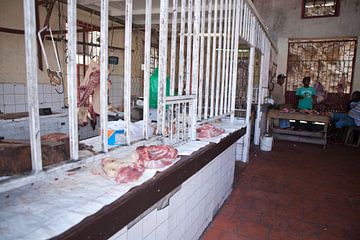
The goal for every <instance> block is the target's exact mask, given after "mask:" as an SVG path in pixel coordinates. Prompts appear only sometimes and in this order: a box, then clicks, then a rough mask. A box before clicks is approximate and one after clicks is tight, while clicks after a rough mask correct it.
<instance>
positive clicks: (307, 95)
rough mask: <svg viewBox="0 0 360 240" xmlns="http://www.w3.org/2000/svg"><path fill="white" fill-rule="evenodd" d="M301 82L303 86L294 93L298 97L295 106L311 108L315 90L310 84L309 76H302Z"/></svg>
mask: <svg viewBox="0 0 360 240" xmlns="http://www.w3.org/2000/svg"><path fill="white" fill-rule="evenodd" d="M302 82H303V84H304V86H303V87H300V88H298V89H296V93H295V95H296V96H297V99H298V104H297V108H298V109H300V110H311V109H313V102H314V100H313V97H314V96H316V90H315V88H313V87H311V86H310V77H304V78H303V80H302Z"/></svg>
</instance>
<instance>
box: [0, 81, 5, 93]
mask: <svg viewBox="0 0 360 240" xmlns="http://www.w3.org/2000/svg"><path fill="white" fill-rule="evenodd" d="M1 94H4V84H1V83H0V95H1Z"/></svg>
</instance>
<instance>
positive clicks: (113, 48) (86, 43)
mask: <svg viewBox="0 0 360 240" xmlns="http://www.w3.org/2000/svg"><path fill="white" fill-rule="evenodd" d="M109 29H110V28H109ZM99 31H100V29H99ZM82 32H90V31H79V30H78V31H77V33H82ZM53 34H55V33H54V31H53ZM45 39H46V40H51V38H50V37H45ZM54 41H55V42H66V43H67V42H68V40H67V39H62V38H54ZM77 44H80V45H85V46H92V47H100V44H96V43H88V42H82V41H77ZM108 48H109V49H112V50H119V51H124V50H125V49H124V48H122V47H112V46H109V47H108ZM131 51H132V52H133V51H134V50H131Z"/></svg>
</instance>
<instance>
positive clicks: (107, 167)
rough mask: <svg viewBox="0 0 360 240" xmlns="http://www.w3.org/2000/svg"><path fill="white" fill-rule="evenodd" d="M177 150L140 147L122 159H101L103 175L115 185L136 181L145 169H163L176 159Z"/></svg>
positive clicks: (167, 147)
mask: <svg viewBox="0 0 360 240" xmlns="http://www.w3.org/2000/svg"><path fill="white" fill-rule="evenodd" d="M177 153H178V152H177V150H176V149H175V148H174V147H172V146H167V145H159V146H156V145H152V146H141V147H138V148H137V149H136V151H134V152H132V153H131V154H130V155H128V156H126V157H124V158H110V157H107V158H103V159H102V161H101V164H102V168H103V170H104V172H105V174H106V175H107V176H108V177H110V178H115V181H116V182H117V183H128V182H133V181H136V180H138V179H139V178H140V177H141V176H142V174H143V173H144V171H145V169H146V168H152V169H154V168H155V169H156V168H163V167H165V166H168V165H170V164H171V163H172V162H173V161H174V160H175V159H176V157H177Z"/></svg>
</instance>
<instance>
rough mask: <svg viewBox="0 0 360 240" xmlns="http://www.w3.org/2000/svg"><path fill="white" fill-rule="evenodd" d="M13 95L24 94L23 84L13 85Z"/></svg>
mask: <svg viewBox="0 0 360 240" xmlns="http://www.w3.org/2000/svg"><path fill="white" fill-rule="evenodd" d="M14 90H15V94H25V86H24V85H23V84H15V85H14Z"/></svg>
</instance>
